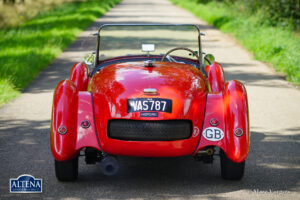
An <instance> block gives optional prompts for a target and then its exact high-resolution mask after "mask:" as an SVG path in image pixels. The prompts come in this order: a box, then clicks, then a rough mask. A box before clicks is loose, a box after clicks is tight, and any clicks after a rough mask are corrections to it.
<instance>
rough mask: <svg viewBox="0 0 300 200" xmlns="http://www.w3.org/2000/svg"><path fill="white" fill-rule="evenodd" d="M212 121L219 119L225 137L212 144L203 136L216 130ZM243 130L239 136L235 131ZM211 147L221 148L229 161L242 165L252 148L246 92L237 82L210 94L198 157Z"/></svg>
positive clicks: (219, 126)
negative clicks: (250, 147)
mask: <svg viewBox="0 0 300 200" xmlns="http://www.w3.org/2000/svg"><path fill="white" fill-rule="evenodd" d="M211 119H217V120H218V121H219V125H218V126H216V127H217V128H219V129H221V130H222V131H223V133H224V137H223V138H222V139H221V140H218V141H210V140H208V139H206V138H205V137H204V134H205V130H207V129H209V128H211V127H213V126H212V125H211V124H210V120H211ZM238 128H240V129H241V130H242V131H243V135H241V136H236V135H235V134H234V131H235V130H236V129H238ZM208 146H218V147H220V148H221V149H223V150H224V152H225V154H226V155H227V157H228V158H229V159H231V160H232V161H234V162H243V161H244V160H245V159H246V158H247V155H248V152H249V146H250V132H249V116H248V101H247V93H246V89H245V87H244V86H243V84H242V83H240V82H238V81H235V80H234V81H229V82H227V83H226V84H225V87H224V90H223V91H222V92H219V93H209V94H208V95H207V103H206V110H205V120H204V123H203V128H202V135H201V139H200V142H199V145H198V148H197V150H196V151H195V154H196V153H197V152H198V151H200V150H202V149H204V148H205V147H208Z"/></svg>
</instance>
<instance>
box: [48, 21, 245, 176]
mask: <svg viewBox="0 0 300 200" xmlns="http://www.w3.org/2000/svg"><path fill="white" fill-rule="evenodd" d="M201 35H202V34H201V32H200V29H199V27H198V26H197V25H186V24H184V25H160V24H158V25H155V24H105V25H102V26H101V27H100V28H99V31H98V32H97V33H96V34H94V36H96V37H97V42H96V41H95V43H97V44H95V46H97V48H96V51H95V52H93V54H90V55H89V56H87V57H86V61H85V62H84V63H76V64H75V65H74V66H73V68H72V69H71V73H70V78H69V79H68V80H63V81H61V82H60V83H59V84H58V85H57V87H56V89H55V92H54V98H53V110H52V120H51V138H50V140H51V150H52V153H53V156H54V158H55V172H56V176H57V178H58V180H60V181H74V180H76V179H77V176H78V156H79V154H80V152H81V155H84V156H85V162H86V163H87V164H94V163H96V162H100V167H101V170H102V172H103V173H104V174H105V175H113V174H115V173H116V172H117V171H118V168H119V167H118V161H117V159H116V156H137V157H176V156H187V155H191V156H193V157H195V158H196V160H199V161H203V162H204V163H212V162H213V156H214V155H219V156H220V161H221V162H220V163H221V175H222V177H223V178H224V179H230V180H239V179H241V178H242V177H243V174H244V168H245V160H246V158H247V155H248V152H249V143H250V131H249V115H248V102H247V93H246V89H245V87H244V85H243V84H242V83H241V82H239V81H236V80H231V81H225V77H224V72H223V68H222V67H221V65H220V64H219V63H217V62H215V61H214V57H213V56H212V55H210V54H208V55H206V56H205V57H203V54H204V53H203V52H202V49H201ZM217 150H218V151H219V153H218V154H216V152H217Z"/></svg>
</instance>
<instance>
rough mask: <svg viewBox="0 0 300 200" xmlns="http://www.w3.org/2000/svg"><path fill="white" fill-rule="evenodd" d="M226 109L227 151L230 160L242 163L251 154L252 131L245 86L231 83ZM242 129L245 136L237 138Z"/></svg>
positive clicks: (226, 89)
mask: <svg viewBox="0 0 300 200" xmlns="http://www.w3.org/2000/svg"><path fill="white" fill-rule="evenodd" d="M223 98H224V108H225V120H226V136H227V138H226V142H227V145H226V149H223V150H224V151H225V153H226V155H227V157H228V158H229V159H231V160H232V161H234V162H242V161H244V160H245V159H246V157H247V155H248V153H249V146H250V130H249V113H248V112H249V111H248V99H247V92H246V88H245V87H244V85H243V84H242V83H241V82H239V81H236V80H233V81H229V82H227V83H226V85H225V90H224V95H223ZM238 129H241V130H242V131H243V135H241V136H237V135H236V134H235V131H236V130H238Z"/></svg>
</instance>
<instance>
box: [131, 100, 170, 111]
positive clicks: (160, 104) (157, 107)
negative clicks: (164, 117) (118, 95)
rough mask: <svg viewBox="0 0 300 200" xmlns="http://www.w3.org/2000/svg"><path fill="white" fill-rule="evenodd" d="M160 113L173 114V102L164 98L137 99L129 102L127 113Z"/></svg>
mask: <svg viewBox="0 0 300 200" xmlns="http://www.w3.org/2000/svg"><path fill="white" fill-rule="evenodd" d="M141 111H160V112H168V113H172V100H170V99H162V98H136V99H128V100H127V112H128V113H131V112H141Z"/></svg>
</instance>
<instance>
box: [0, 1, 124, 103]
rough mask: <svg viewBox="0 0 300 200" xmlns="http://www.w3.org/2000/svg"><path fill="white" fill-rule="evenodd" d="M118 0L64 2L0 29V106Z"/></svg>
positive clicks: (18, 92) (15, 94)
mask: <svg viewBox="0 0 300 200" xmlns="http://www.w3.org/2000/svg"><path fill="white" fill-rule="evenodd" d="M119 1H120V0H101V1H99V0H89V1H86V2H82V1H80V2H79V1H78V2H72V3H66V4H63V5H61V6H59V7H56V8H54V9H52V10H50V11H48V12H45V13H43V14H41V15H39V16H37V17H35V18H33V19H32V20H29V21H27V22H26V23H24V24H22V25H21V26H19V27H16V28H12V29H8V30H0V106H1V105H3V104H5V103H6V102H8V101H9V100H11V99H12V98H14V97H16V96H18V95H19V94H20V91H21V90H22V89H23V88H25V87H26V86H27V85H28V84H29V83H30V81H32V80H33V79H34V78H35V77H36V76H37V75H38V74H39V72H40V71H41V70H43V69H44V68H45V67H46V66H48V65H49V64H50V63H51V62H52V61H53V60H54V59H55V58H56V57H57V56H58V55H59V54H60V53H61V52H62V51H63V50H64V49H65V48H66V47H67V46H68V45H69V44H70V43H71V42H72V41H74V40H75V39H76V36H77V35H78V34H79V33H80V32H81V31H82V30H84V29H86V28H87V27H88V25H90V24H91V23H92V22H93V21H95V20H96V19H97V18H98V17H99V16H101V15H103V14H104V13H105V12H106V11H107V10H109V8H110V7H112V6H114V5H115V4H116V3H118V2H119Z"/></svg>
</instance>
